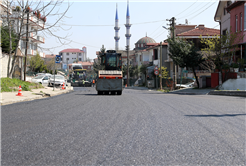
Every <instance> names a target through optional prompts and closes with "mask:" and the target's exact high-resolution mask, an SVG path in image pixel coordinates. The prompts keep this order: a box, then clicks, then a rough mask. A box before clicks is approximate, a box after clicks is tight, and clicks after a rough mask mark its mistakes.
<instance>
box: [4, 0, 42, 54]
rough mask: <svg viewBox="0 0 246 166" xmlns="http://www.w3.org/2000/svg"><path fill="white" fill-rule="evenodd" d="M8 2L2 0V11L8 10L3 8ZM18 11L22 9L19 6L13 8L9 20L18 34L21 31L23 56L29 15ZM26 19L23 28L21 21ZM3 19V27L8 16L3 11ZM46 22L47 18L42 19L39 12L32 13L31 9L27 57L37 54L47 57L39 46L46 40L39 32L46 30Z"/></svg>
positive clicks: (20, 44)
mask: <svg viewBox="0 0 246 166" xmlns="http://www.w3.org/2000/svg"><path fill="white" fill-rule="evenodd" d="M7 2H8V1H6V0H1V6H2V8H1V10H6V9H7V8H6V7H3V6H7V5H6V3H7ZM18 9H19V10H21V9H20V7H18V6H11V9H10V10H11V12H10V14H9V18H10V20H11V24H12V25H14V26H13V29H14V30H15V32H16V33H19V32H20V31H21V34H22V36H21V39H20V42H19V46H18V48H19V50H20V51H21V54H22V55H24V54H25V48H26V26H27V14H24V15H23V12H18ZM23 17H24V21H23V25H22V27H21V19H22V18H23ZM1 19H2V25H3V26H4V25H7V22H6V21H7V14H6V12H4V11H1ZM45 21H46V18H45V17H42V16H41V15H39V17H38V14H37V12H34V11H32V9H30V12H29V20H28V22H29V23H28V33H29V34H28V39H29V41H28V50H27V55H36V54H37V53H39V55H40V56H41V57H45V54H44V53H43V52H42V51H41V50H40V49H38V47H39V44H44V42H45V39H44V38H43V37H42V36H40V35H39V34H38V32H39V31H41V30H43V29H44V26H45Z"/></svg>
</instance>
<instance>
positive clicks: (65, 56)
mask: <svg viewBox="0 0 246 166" xmlns="http://www.w3.org/2000/svg"><path fill="white" fill-rule="evenodd" d="M86 52H87V50H86V47H83V48H82V50H80V49H65V50H62V51H60V52H59V55H61V56H62V64H63V66H64V65H67V64H71V63H74V62H79V61H81V62H86V60H87V54H86Z"/></svg>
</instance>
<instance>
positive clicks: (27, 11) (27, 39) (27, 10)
mask: <svg viewBox="0 0 246 166" xmlns="http://www.w3.org/2000/svg"><path fill="white" fill-rule="evenodd" d="M29 10H30V8H29V7H27V9H26V13H27V22H26V50H25V64H24V81H26V61H27V49H28V41H29V38H28V35H29V34H28V24H29Z"/></svg>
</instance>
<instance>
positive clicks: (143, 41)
mask: <svg viewBox="0 0 246 166" xmlns="http://www.w3.org/2000/svg"><path fill="white" fill-rule="evenodd" d="M147 43H156V42H155V40H154V39H152V38H150V37H148V36H146V37H142V38H141V39H139V40H138V41H137V43H136V44H147Z"/></svg>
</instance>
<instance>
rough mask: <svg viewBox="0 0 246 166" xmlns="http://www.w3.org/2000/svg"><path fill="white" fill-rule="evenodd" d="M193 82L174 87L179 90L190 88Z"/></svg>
mask: <svg viewBox="0 0 246 166" xmlns="http://www.w3.org/2000/svg"><path fill="white" fill-rule="evenodd" d="M194 83H195V82H188V83H186V84H176V87H180V88H190V87H193V86H194Z"/></svg>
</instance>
